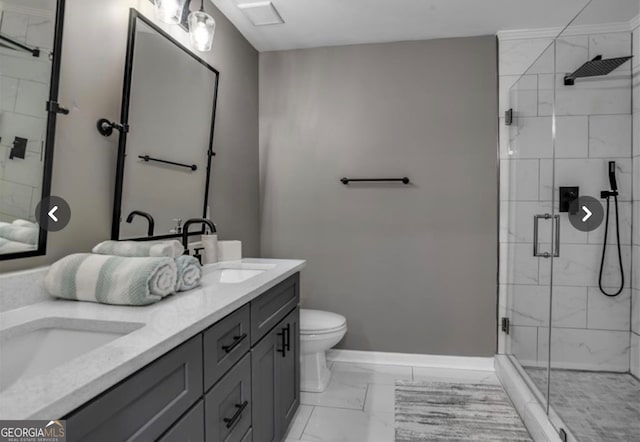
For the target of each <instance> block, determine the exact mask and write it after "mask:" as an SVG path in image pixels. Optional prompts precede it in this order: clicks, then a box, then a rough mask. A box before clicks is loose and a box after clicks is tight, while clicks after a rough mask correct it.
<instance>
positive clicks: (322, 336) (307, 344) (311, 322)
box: [300, 309, 347, 393]
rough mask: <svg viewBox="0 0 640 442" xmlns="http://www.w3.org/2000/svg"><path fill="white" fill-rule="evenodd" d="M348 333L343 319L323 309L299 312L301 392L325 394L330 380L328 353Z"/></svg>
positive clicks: (345, 321)
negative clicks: (326, 354) (323, 392)
mask: <svg viewBox="0 0 640 442" xmlns="http://www.w3.org/2000/svg"><path fill="white" fill-rule="evenodd" d="M346 332H347V320H346V319H345V317H344V316H341V315H338V314H336V313H331V312H324V311H321V310H308V309H301V310H300V354H301V366H300V389H301V390H302V391H308V392H312V393H319V392H322V391H324V389H325V388H327V385H328V384H329V381H330V380H331V371H330V370H329V368H327V360H326V356H325V352H326V351H327V350H329V349H330V348H331V347H333V346H334V345H336V344H337V343H338V342H340V340H341V339H342V338H343V337H344V335H345V333H346Z"/></svg>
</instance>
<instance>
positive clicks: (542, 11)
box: [211, 0, 639, 51]
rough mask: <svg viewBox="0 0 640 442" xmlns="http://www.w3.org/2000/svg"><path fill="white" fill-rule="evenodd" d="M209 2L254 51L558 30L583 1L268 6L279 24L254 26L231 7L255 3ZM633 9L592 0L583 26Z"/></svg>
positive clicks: (345, 1)
mask: <svg viewBox="0 0 640 442" xmlns="http://www.w3.org/2000/svg"><path fill="white" fill-rule="evenodd" d="M211 1H212V2H213V3H214V4H215V5H216V6H217V7H218V9H220V10H221V11H222V12H223V13H224V14H225V15H226V16H227V17H228V18H229V20H231V22H232V23H233V24H234V25H235V26H236V27H237V28H238V29H239V30H240V32H242V34H243V35H244V36H245V37H246V38H247V40H249V41H250V42H251V44H253V46H254V47H255V48H256V49H258V50H259V51H274V50H285V49H295V48H309V47H321V46H337V45H348V44H361V43H377V42H390V41H404V40H425V39H432V38H447V37H467V36H473V35H488V34H496V33H497V32H498V31H501V30H513V29H538V28H549V27H561V26H564V25H566V24H567V23H568V22H569V21H570V20H571V19H572V18H573V17H574V16H575V15H576V14H577V13H578V12H579V11H580V10H581V9H582V8H583V7H584V5H586V4H587V1H588V0H561V1H559V0H272V2H273V4H274V5H275V7H276V8H277V9H278V11H279V13H280V15H281V16H282V18H283V19H284V21H285V23H284V24H282V25H270V26H260V27H255V26H253V25H252V24H251V22H250V21H249V20H248V19H247V18H246V16H245V15H244V14H243V13H242V12H241V10H240V9H239V8H238V6H237V4H238V3H251V2H255V1H257V0H211ZM638 4H639V2H638V0H593V3H592V4H591V5H589V7H588V9H590V12H591V15H592V16H593V18H587V21H593V20H596V21H600V20H604V21H628V20H629V19H631V18H632V17H633V16H635V15H636V14H637V10H638ZM620 17H626V19H625V20H618V19H619V18H620Z"/></svg>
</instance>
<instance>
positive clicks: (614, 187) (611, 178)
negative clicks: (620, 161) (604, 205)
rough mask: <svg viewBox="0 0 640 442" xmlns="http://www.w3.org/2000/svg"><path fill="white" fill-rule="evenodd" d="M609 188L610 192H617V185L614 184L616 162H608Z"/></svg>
mask: <svg viewBox="0 0 640 442" xmlns="http://www.w3.org/2000/svg"><path fill="white" fill-rule="evenodd" d="M609 187H610V188H611V190H612V191H614V192H618V183H617V182H616V162H615V161H609Z"/></svg>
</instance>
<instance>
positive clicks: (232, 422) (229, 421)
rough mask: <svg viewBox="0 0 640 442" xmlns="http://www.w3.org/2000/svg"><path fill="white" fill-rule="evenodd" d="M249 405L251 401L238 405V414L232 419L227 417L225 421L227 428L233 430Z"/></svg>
mask: <svg viewBox="0 0 640 442" xmlns="http://www.w3.org/2000/svg"><path fill="white" fill-rule="evenodd" d="M247 405H249V401H244V402H243V403H241V404H236V408H237V410H236V412H235V414H234V415H233V416H231V417H225V418H224V419H223V420H224V421H225V422H226V423H227V428H231V427H233V426H234V425H235V423H236V421H237V420H238V419H239V418H240V416H241V415H242V412H243V411H244V409H245V408H247Z"/></svg>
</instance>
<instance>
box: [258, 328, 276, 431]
mask: <svg viewBox="0 0 640 442" xmlns="http://www.w3.org/2000/svg"><path fill="white" fill-rule="evenodd" d="M277 332H278V327H276V328H275V329H273V330H272V331H271V332H269V333H268V334H267V335H266V336H265V337H264V338H263V339H262V340H261V341H260V342H259V343H258V345H256V346H255V347H254V348H252V349H251V392H252V398H253V400H252V402H253V409H252V412H253V422H252V426H253V439H254V440H256V441H260V442H279V441H280V438H279V437H278V428H277V425H276V406H275V404H276V372H277V366H276V361H277V359H278V357H280V353H279V352H278V350H279V346H280V339H279V336H278V334H277Z"/></svg>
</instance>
